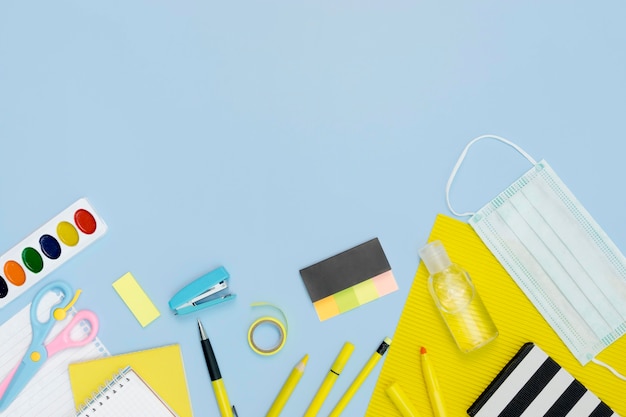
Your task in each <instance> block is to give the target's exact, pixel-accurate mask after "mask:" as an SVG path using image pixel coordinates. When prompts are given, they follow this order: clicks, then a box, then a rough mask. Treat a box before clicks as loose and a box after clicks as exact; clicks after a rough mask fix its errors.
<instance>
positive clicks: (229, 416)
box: [198, 320, 237, 417]
mask: <svg viewBox="0 0 626 417" xmlns="http://www.w3.org/2000/svg"><path fill="white" fill-rule="evenodd" d="M198 328H199V329H200V343H201V344H202V351H203V352H204V359H205V361H206V364H207V367H208V368H209V375H210V376H211V385H213V392H214V393H215V399H216V400H217V406H218V407H219V409H220V415H221V416H222V417H236V416H237V410H235V406H234V405H233V406H232V409H231V407H230V402H229V401H228V395H227V394H226V387H225V386H224V381H223V380H222V374H221V373H220V368H219V366H217V359H216V358H215V354H214V353H213V348H212V347H211V342H210V341H209V339H208V338H207V336H206V333H205V332H204V327H203V326H202V323H201V322H200V320H198Z"/></svg>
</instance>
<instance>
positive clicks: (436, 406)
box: [420, 346, 446, 417]
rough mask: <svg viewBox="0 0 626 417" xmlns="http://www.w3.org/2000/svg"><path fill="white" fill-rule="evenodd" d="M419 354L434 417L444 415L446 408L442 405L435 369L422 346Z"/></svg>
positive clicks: (442, 416) (444, 416)
mask: <svg viewBox="0 0 626 417" xmlns="http://www.w3.org/2000/svg"><path fill="white" fill-rule="evenodd" d="M420 356H421V357H422V373H423V374H424V382H426V390H427V391H428V397H429V398H430V406H431V407H432V408H433V413H434V414H435V417H446V409H445V407H444V406H443V397H442V396H441V388H439V381H437V376H436V375H435V369H434V368H433V366H432V364H431V363H430V360H429V359H428V353H427V352H426V348H425V347H424V346H422V348H421V349H420Z"/></svg>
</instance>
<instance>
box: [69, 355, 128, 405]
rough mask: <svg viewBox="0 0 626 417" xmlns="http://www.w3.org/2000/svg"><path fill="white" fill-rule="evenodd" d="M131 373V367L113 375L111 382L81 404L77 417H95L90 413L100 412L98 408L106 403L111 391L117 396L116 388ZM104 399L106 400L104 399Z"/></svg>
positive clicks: (107, 382)
mask: <svg viewBox="0 0 626 417" xmlns="http://www.w3.org/2000/svg"><path fill="white" fill-rule="evenodd" d="M129 371H130V366H127V367H126V368H123V369H120V370H119V372H117V373H116V374H115V375H113V377H112V378H111V379H110V380H108V381H106V383H105V385H102V386H100V388H99V389H98V390H97V391H96V392H94V393H93V394H91V395H90V396H89V397H88V398H87V399H86V400H85V402H84V403H83V404H81V406H80V407H79V408H78V413H77V414H76V417H93V416H94V415H95V414H88V413H95V412H96V411H98V408H97V407H101V406H102V405H103V404H104V401H106V400H108V399H109V392H110V391H113V394H115V386H116V385H117V384H119V382H120V381H122V380H123V379H124V378H125V377H126V374H127V373H128V372H129ZM120 388H121V386H120ZM103 397H105V398H104V399H103Z"/></svg>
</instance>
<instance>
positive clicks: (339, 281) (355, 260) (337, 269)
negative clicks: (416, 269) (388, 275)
mask: <svg viewBox="0 0 626 417" xmlns="http://www.w3.org/2000/svg"><path fill="white" fill-rule="evenodd" d="M390 270H391V267H390V266H389V262H388V261H387V257H386V256H385V252H383V248H382V246H381V245H380V242H379V240H378V238H374V239H372V240H369V241H367V242H365V243H362V244H360V245H358V246H355V247H354V248H352V249H348V250H347V251H345V252H341V253H339V254H337V255H335V256H332V257H330V258H328V259H325V260H323V261H321V262H318V263H316V264H314V265H311V266H309V267H307V268H304V269H301V270H300V276H301V277H302V281H303V282H304V285H305V286H306V289H307V291H308V292H309V296H310V297H311V301H312V302H316V301H318V300H321V299H322V298H326V297H328V296H330V295H333V294H336V293H338V292H339V291H342V290H345V289H347V288H350V287H352V286H354V285H356V284H358V283H360V282H363V281H366V280H368V279H370V278H373V277H376V276H378V275H380V274H382V273H384V272H387V271H390Z"/></svg>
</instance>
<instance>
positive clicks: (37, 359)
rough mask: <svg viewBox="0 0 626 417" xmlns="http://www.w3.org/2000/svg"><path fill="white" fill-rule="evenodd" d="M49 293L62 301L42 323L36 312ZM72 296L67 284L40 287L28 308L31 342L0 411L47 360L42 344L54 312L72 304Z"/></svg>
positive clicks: (48, 331)
mask: <svg viewBox="0 0 626 417" xmlns="http://www.w3.org/2000/svg"><path fill="white" fill-rule="evenodd" d="M50 292H53V293H58V292H60V293H61V294H63V299H62V300H61V301H60V302H59V303H57V304H55V305H53V306H51V307H50V311H49V312H48V318H47V321H45V322H42V321H39V318H38V317H37V310H38V308H39V304H41V300H42V299H43V297H45V296H46V294H48V293H50ZM72 295H73V291H72V288H71V287H70V286H69V284H67V283H65V282H63V281H54V282H51V283H50V284H48V285H46V286H44V287H42V288H41V290H39V292H38V293H37V295H35V298H34V299H33V302H32V304H31V306H30V324H31V327H32V330H33V331H32V333H33V336H32V341H31V342H30V345H29V346H28V350H26V353H25V354H24V357H23V358H22V360H21V362H20V364H19V365H18V367H17V369H16V370H15V373H14V374H13V378H12V379H11V381H10V382H9V385H8V386H7V389H6V391H5V392H4V395H3V396H2V398H0V411H4V410H5V409H6V408H7V407H8V406H9V405H10V404H11V403H12V402H13V400H14V399H15V397H17V395H18V394H19V393H20V392H22V389H23V388H24V387H25V386H26V384H28V382H29V381H30V380H31V379H32V378H33V376H34V375H35V374H36V373H37V371H39V369H40V368H41V367H42V366H43V364H44V363H45V361H46V360H47V359H48V351H47V350H46V348H45V346H44V342H45V340H46V337H47V336H48V334H49V333H50V330H51V329H52V327H53V326H54V324H55V321H56V319H55V318H54V317H53V314H54V311H56V310H57V309H65V308H66V307H67V306H68V305H69V304H70V303H71V302H72Z"/></svg>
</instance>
